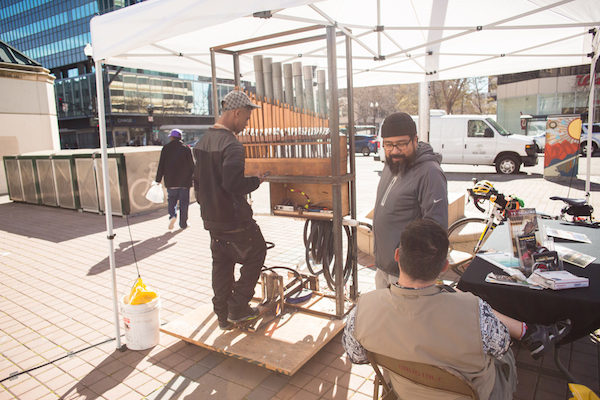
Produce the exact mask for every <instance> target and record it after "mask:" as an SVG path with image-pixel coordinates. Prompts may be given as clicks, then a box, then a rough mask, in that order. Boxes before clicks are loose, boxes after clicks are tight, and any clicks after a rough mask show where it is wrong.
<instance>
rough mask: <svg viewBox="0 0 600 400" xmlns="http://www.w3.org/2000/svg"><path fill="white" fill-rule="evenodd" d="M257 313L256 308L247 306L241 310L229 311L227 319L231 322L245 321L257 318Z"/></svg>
mask: <svg viewBox="0 0 600 400" xmlns="http://www.w3.org/2000/svg"><path fill="white" fill-rule="evenodd" d="M259 314H260V312H259V311H258V308H256V307H250V306H247V308H245V309H243V311H241V312H231V311H230V312H229V316H228V317H227V320H228V321H229V322H233V323H237V322H245V321H250V320H253V319H256V318H258V315H259Z"/></svg>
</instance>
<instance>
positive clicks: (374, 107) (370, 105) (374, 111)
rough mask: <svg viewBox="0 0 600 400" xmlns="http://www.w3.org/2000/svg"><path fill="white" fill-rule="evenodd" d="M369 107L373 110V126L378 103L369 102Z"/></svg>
mask: <svg viewBox="0 0 600 400" xmlns="http://www.w3.org/2000/svg"><path fill="white" fill-rule="evenodd" d="M369 107H371V109H372V110H373V125H375V117H377V114H378V111H379V103H378V102H375V103H373V102H371V103H369Z"/></svg>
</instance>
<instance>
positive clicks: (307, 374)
mask: <svg viewBox="0 0 600 400" xmlns="http://www.w3.org/2000/svg"><path fill="white" fill-rule="evenodd" d="M596 159H598V158H596ZM381 168H382V164H381V163H380V162H376V161H373V159H372V158H371V157H362V156H357V186H358V196H357V205H358V211H359V215H364V214H366V213H367V212H368V211H369V210H370V209H371V208H372V205H373V202H374V198H375V188H376V185H377V182H378V179H379V177H378V173H379V172H380V171H381ZM444 170H445V171H446V173H447V177H448V187H449V190H450V191H452V192H464V191H465V190H466V188H467V187H470V185H471V178H472V177H475V178H477V179H489V180H491V181H493V182H494V183H495V184H496V187H497V188H498V189H499V190H501V191H503V192H505V193H514V194H517V195H518V196H519V197H521V198H523V199H524V201H525V204H526V206H528V207H535V208H536V209H538V210H540V211H543V212H546V213H550V214H557V213H558V212H559V211H560V207H561V205H562V204H561V203H560V202H552V201H549V200H548V197H549V196H550V195H562V196H571V197H581V196H582V194H583V192H582V182H581V180H576V181H574V182H572V185H570V186H569V185H568V184H565V183H552V182H548V181H545V180H544V179H543V178H542V177H541V175H540V170H539V166H538V167H531V169H529V168H525V169H524V173H522V174H519V175H515V176H509V177H503V176H499V175H496V174H495V173H494V171H493V168H491V167H470V166H460V167H459V166H446V165H445V166H444ZM596 182H597V183H596V184H595V185H593V186H592V189H593V194H592V204H593V205H594V206H595V208H596V210H598V211H597V214H598V212H600V198H598V197H599V194H600V192H599V184H598V180H597V181H596ZM252 198H253V201H254V209H255V212H256V214H257V217H256V219H257V221H258V223H259V225H260V226H261V228H262V230H263V233H264V236H265V238H266V240H269V241H272V242H274V243H275V245H276V247H275V248H274V249H272V250H269V252H268V255H267V260H266V262H265V264H266V265H268V266H269V265H284V266H295V265H298V264H301V263H302V262H303V259H304V246H303V244H302V227H303V221H299V220H294V219H290V218H284V217H274V216H270V215H268V214H269V212H268V204H269V203H268V189H267V185H263V187H261V188H260V189H259V190H257V191H256V192H255V193H254V194H253V196H252ZM475 212H477V211H474V209H473V208H472V206H468V207H467V213H475ZM104 222H105V221H104V217H103V216H100V215H95V214H90V213H78V212H75V211H71V210H64V209H55V208H51V207H41V206H32V205H27V204H18V203H12V202H9V201H8V199H7V198H6V196H4V197H0V332H1V333H2V336H1V337H0V354H1V357H0V400H4V399H15V398H16V399H26V400H30V399H31V400H35V399H56V398H62V399H109V400H113V399H140V398H150V399H175V398H188V399H205V398H214V399H242V398H246V399H270V398H273V399H318V398H323V399H333V398H335V399H338V398H339V399H369V398H371V396H372V387H373V384H372V382H373V381H372V379H373V373H372V370H371V368H370V366H368V365H367V366H364V365H362V366H361V365H352V364H351V363H350V362H349V361H348V359H347V358H346V356H345V354H344V352H343V350H342V347H341V343H340V336H337V337H336V338H335V339H334V340H333V341H332V342H331V343H330V344H328V345H327V346H325V348H324V349H323V350H322V351H320V352H319V353H318V354H317V355H316V356H315V357H313V358H312V359H311V360H310V361H309V362H308V363H307V364H306V365H305V366H304V367H303V368H302V369H301V370H300V372H298V373H297V374H295V375H294V376H292V377H286V376H283V375H280V374H276V373H273V372H270V371H268V370H265V369H263V368H260V367H257V366H254V365H250V364H248V363H246V362H243V361H239V360H235V359H230V358H226V357H224V356H222V355H219V354H217V353H212V352H209V351H207V350H204V349H202V348H199V347H197V346H194V345H189V344H186V343H184V342H182V341H180V340H177V339H175V338H173V337H170V336H167V335H163V334H161V340H160V344H159V345H158V346H156V347H155V348H153V349H151V350H146V351H130V350H128V351H125V352H119V351H117V350H116V348H115V347H116V346H115V341H114V335H115V330H114V326H113V311H112V291H111V286H110V274H109V270H108V258H107V249H108V246H107V240H106V234H105V225H104ZM126 222H127V221H126V219H124V218H119V217H116V218H114V224H115V233H116V234H117V236H116V239H115V247H116V251H115V257H116V264H117V282H118V293H119V294H123V293H125V292H126V291H127V290H128V288H129V287H130V286H131V285H132V283H133V282H134V280H135V278H136V277H137V272H136V267H135V265H134V263H133V259H134V257H133V250H135V255H136V258H137V260H138V266H139V269H140V272H141V274H142V277H143V278H144V281H145V282H146V283H148V284H149V285H152V286H153V287H155V288H156V289H157V290H158V291H159V292H160V294H161V298H162V309H161V320H162V321H164V322H167V321H172V320H173V319H176V318H178V317H179V316H181V315H183V314H184V313H186V312H187V311H189V310H191V309H193V308H195V307H196V306H197V305H198V304H200V303H208V302H210V298H211V297H212V289H211V283H210V268H211V267H210V266H211V255H210V250H209V237H208V233H207V232H206V231H205V230H204V229H202V221H201V219H200V216H199V210H198V207H197V205H193V206H191V209H190V225H191V228H190V229H187V230H183V231H181V230H176V231H173V232H168V231H167V229H166V227H167V224H168V220H167V216H166V211H165V212H159V211H157V212H153V213H151V214H146V215H140V216H135V217H131V218H129V223H130V228H128V227H127V224H126ZM129 231H131V237H130V235H129ZM132 244H133V245H134V246H133V247H132ZM359 262H360V264H361V265H360V266H359V269H360V274H359V283H360V286H359V287H360V290H361V291H368V290H370V289H371V288H372V286H373V279H372V278H373V270H372V269H370V268H368V266H369V265H370V264H372V262H373V260H372V258H370V257H368V256H365V255H364V254H361V255H360V256H359ZM565 347H568V352H567V351H565V350H563V352H564V353H565V354H566V356H565V355H564V354H562V353H561V357H567V358H568V359H567V360H566V363H567V364H569V365H570V368H571V370H572V372H574V373H575V374H576V375H578V376H582V377H584V378H585V381H586V382H591V383H590V385H591V386H593V385H594V383H595V386H594V387H593V388H594V390H596V391H597V392H598V380H599V379H598V374H599V372H598V358H599V353H598V345H597V344H595V343H591V342H590V341H589V340H587V339H585V340H583V339H582V340H581V341H578V342H575V343H574V344H573V345H569V346H565ZM516 350H517V351H518V349H516ZM517 358H518V360H520V362H521V366H522V367H519V379H520V384H519V391H518V392H517V395H516V396H515V398H518V399H533V398H544V399H566V398H568V395H567V391H566V385H565V384H564V383H565V382H564V381H561V380H560V376H558V375H557V374H558V373H557V372H556V370H555V368H554V369H553V364H552V361H551V358H550V357H545V359H543V360H541V361H537V362H534V361H533V360H532V359H531V358H530V357H529V355H528V354H526V352H518V353H517Z"/></svg>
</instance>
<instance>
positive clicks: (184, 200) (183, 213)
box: [167, 188, 190, 228]
mask: <svg viewBox="0 0 600 400" xmlns="http://www.w3.org/2000/svg"><path fill="white" fill-rule="evenodd" d="M167 201H168V210H169V219H171V218H175V217H176V216H177V211H176V210H175V206H176V205H177V202H179V226H180V227H181V228H186V227H187V219H188V207H189V205H190V188H167Z"/></svg>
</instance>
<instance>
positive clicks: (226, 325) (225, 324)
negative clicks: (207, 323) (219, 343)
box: [219, 320, 233, 331]
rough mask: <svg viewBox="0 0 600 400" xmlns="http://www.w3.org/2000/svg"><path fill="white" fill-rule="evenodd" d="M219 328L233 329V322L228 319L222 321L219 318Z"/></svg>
mask: <svg viewBox="0 0 600 400" xmlns="http://www.w3.org/2000/svg"><path fill="white" fill-rule="evenodd" d="M219 328H221V329H222V330H224V331H230V330H232V329H233V324H232V323H231V322H229V321H228V320H224V321H221V320H219Z"/></svg>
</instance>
